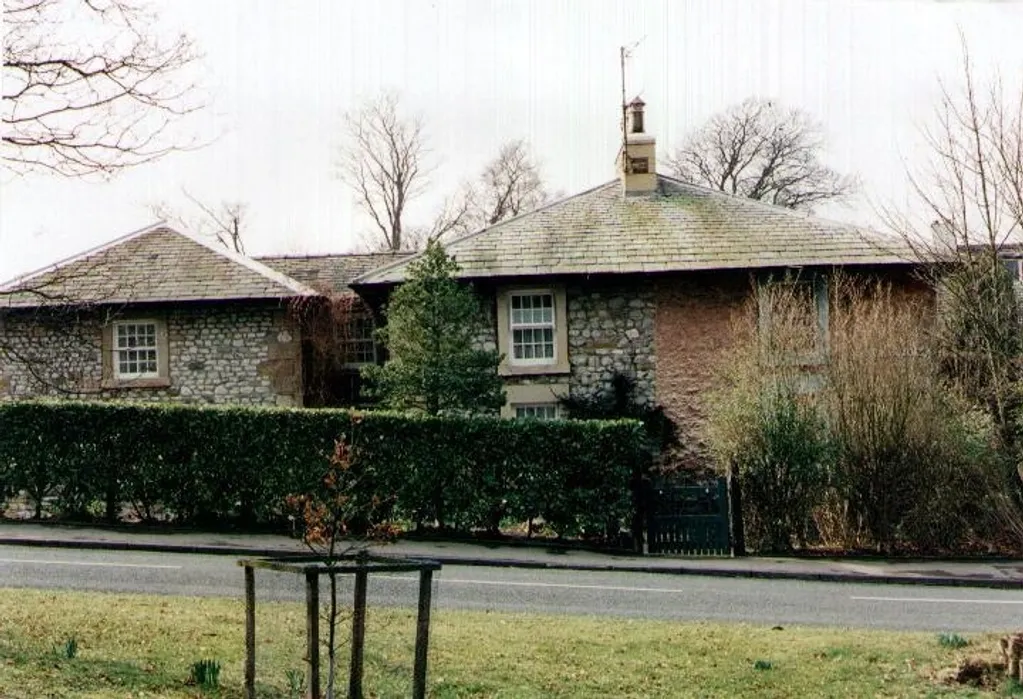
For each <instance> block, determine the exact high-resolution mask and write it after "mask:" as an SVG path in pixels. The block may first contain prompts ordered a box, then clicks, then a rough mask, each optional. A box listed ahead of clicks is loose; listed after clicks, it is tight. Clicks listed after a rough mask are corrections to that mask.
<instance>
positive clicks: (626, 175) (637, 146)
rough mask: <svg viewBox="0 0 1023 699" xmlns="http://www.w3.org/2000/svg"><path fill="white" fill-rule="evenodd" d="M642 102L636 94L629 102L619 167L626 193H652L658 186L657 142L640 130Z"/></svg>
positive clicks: (643, 105)
mask: <svg viewBox="0 0 1023 699" xmlns="http://www.w3.org/2000/svg"><path fill="white" fill-rule="evenodd" d="M645 106H646V104H645V103H644V102H643V100H641V99H640V98H639V97H637V98H635V99H634V100H632V102H630V103H629V106H628V124H627V127H626V133H625V144H624V147H623V149H622V154H621V159H620V160H621V162H620V163H619V168H618V169H619V171H620V176H621V178H622V189H623V191H624V193H625V195H626V196H633V195H642V194H652V193H653V192H655V191H656V190H657V162H656V142H655V140H654V137H653V136H650V135H648V134H647V133H645V132H644V131H643V108H644V107H645Z"/></svg>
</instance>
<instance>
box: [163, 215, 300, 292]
mask: <svg viewBox="0 0 1023 699" xmlns="http://www.w3.org/2000/svg"><path fill="white" fill-rule="evenodd" d="M162 228H163V229H164V230H167V231H170V232H171V233H176V234H177V235H180V236H182V237H183V238H187V239H188V240H191V241H192V242H193V243H196V244H198V245H201V246H203V247H204V248H206V249H207V250H210V251H211V252H214V253H216V254H218V255H220V256H221V257H226V258H227V259H228V260H230V261H231V262H234V263H235V264H239V265H241V266H242V267H245V268H246V269H248V270H249V271H250V272H254V273H255V274H258V275H260V276H262V277H264V278H265V279H268V280H270V281H271V282H273V283H274V284H278V285H280V286H283V287H285V288H286V289H289V290H291V291H294V292H296V293H297V294H298V295H299V296H319V295H320V293H319V292H318V291H316V290H315V289H313V288H312V287H310V286H306V285H305V284H303V283H302V282H300V281H298V280H296V279H292V278H291V277H289V276H288V275H286V274H284V273H283V272H279V271H278V270H276V269H273V268H272V267H270V266H268V265H265V264H263V263H262V262H260V261H259V260H257V259H255V258H253V257H249V256H248V255H245V254H243V253H240V252H235V251H234V250H230V249H228V248H225V247H222V246H220V245H214V244H213V242H212V241H207V240H205V239H203V238H202V237H200V236H199V235H197V234H195V233H192V232H191V231H188V230H185V229H184V228H172V227H170V226H167V225H164V226H162ZM157 230H159V228H157Z"/></svg>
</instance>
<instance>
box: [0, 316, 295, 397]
mask: <svg viewBox="0 0 1023 699" xmlns="http://www.w3.org/2000/svg"><path fill="white" fill-rule="evenodd" d="M131 318H139V319H153V320H158V321H163V324H164V327H165V328H166V333H167V345H166V346H167V349H168V373H169V375H168V376H167V377H166V380H164V381H162V382H161V381H151V382H150V383H151V384H154V385H150V386H147V387H124V386H119V387H113V386H112V382H111V377H110V376H105V375H104V368H103V347H102V343H103V341H102V336H103V333H102V328H103V326H104V324H105V323H107V322H110V321H112V320H130V319H131ZM72 321H73V322H72ZM108 364H109V362H108ZM301 371H302V369H301V338H300V336H299V331H298V330H297V329H296V327H295V326H294V324H293V323H292V322H291V321H290V320H289V319H288V318H287V315H286V313H285V310H284V309H283V308H282V307H279V306H272V307H271V306H262V307H260V306H254V305H217V306H191V307H188V308H181V307H177V308H168V309H166V310H145V311H138V312H134V311H124V310H122V311H120V312H119V314H118V315H117V317H113V316H104V315H101V314H99V313H93V314H90V315H80V316H75V317H74V318H73V319H70V321H69V318H68V317H67V316H61V317H59V318H53V319H45V318H43V317H41V316H40V315H39V314H24V315H12V314H9V315H8V316H7V317H5V318H4V319H3V321H2V323H0V398H8V399H10V398H26V397H31V396H64V397H77V398H91V399H103V398H117V399H125V400H137V401H173V402H180V403H223V404H239V405H287V406H292V405H301V404H302V374H301ZM107 373H109V369H108V370H107Z"/></svg>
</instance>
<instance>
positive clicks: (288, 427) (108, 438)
mask: <svg viewBox="0 0 1023 699" xmlns="http://www.w3.org/2000/svg"><path fill="white" fill-rule="evenodd" d="M353 418H356V423H357V424H353ZM342 435H345V436H347V437H348V438H349V439H350V440H354V443H355V445H356V447H357V448H358V454H359V462H358V463H359V464H360V465H361V467H363V468H367V469H368V471H369V472H371V473H372V474H373V478H372V483H371V484H369V483H368V482H367V481H363V482H364V483H367V484H366V485H365V486H363V487H366V488H372V489H373V494H376V495H379V496H380V497H382V498H384V499H385V501H386V502H389V503H393V511H392V516H393V517H396V518H403V519H408V520H411V521H414V522H427V523H432V522H434V521H436V522H439V523H440V524H441V525H442V526H453V527H455V528H459V529H463V530H468V529H472V528H478V527H493V525H494V524H495V523H496V522H497V520H499V519H500V518H502V517H512V518H515V520H516V521H526V520H527V519H529V518H536V517H542V518H543V519H544V520H545V521H546V522H547V523H548V524H549V525H550V526H551V527H552V528H553V529H554V530H555V531H556V532H558V533H560V534H563V535H573V534H580V533H589V532H597V531H604V529H605V527H606V526H608V525H611V526H614V525H616V524H617V523H626V522H628V521H629V520H628V518H629V516H630V512H631V507H632V501H631V494H630V490H629V482H630V478H631V477H632V475H633V472H634V469H636V468H639V467H640V466H641V464H642V458H643V457H642V436H641V427H640V426H639V423H636V422H630V421H615V422H597V421H592V422H590V421H586V422H581V421H575V422H574V421H554V422H538V421H520V420H501V419H498V418H489V417H462V416H456V417H425V416H415V415H407V414H395V413H384V412H365V413H355V412H350V411H345V410H295V409H277V408H245V407H227V408H224V407H207V406H203V407H199V406H181V405H138V404H125V403H84V402H36V401H31V402H12V403H0V496H3V497H9V496H10V495H12V494H14V493H17V492H21V491H23V492H25V493H27V494H28V495H29V497H30V498H31V499H32V501H33V502H35V503H41V502H42V500H43V498H44V497H55V498H56V499H57V506H58V508H59V509H60V511H61V512H62V513H64V514H69V515H75V514H81V513H85V512H87V511H95V510H97V509H99V510H100V511H103V512H105V513H106V515H107V516H108V517H116V516H117V514H118V510H119V505H120V503H129V504H131V505H132V506H134V508H135V509H136V511H138V512H139V513H141V514H142V515H143V516H152V515H154V514H155V513H157V512H169V513H171V514H172V516H173V517H174V518H175V519H176V520H178V521H182V522H192V523H203V524H207V523H211V522H217V521H227V520H236V519H240V520H242V521H243V522H244V523H246V524H255V523H272V522H275V521H277V520H279V518H281V517H282V516H283V514H285V513H284V510H283V507H284V498H285V497H286V496H287V495H289V494H301V493H315V492H316V490H317V489H318V488H319V487H320V485H321V483H322V477H323V474H324V473H325V471H326V469H327V465H328V457H329V455H330V454H331V452H332V450H333V446H334V443H335V440H336V439H337V438H338V437H340V436H342Z"/></svg>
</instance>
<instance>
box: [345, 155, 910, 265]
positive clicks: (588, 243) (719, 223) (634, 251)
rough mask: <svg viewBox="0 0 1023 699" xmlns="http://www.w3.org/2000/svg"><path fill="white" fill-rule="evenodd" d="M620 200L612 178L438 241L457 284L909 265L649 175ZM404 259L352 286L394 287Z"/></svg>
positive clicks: (848, 232)
mask: <svg viewBox="0 0 1023 699" xmlns="http://www.w3.org/2000/svg"><path fill="white" fill-rule="evenodd" d="M657 183H658V190H657V191H656V192H655V193H651V194H649V195H641V196H628V197H626V196H624V195H623V193H622V185H621V182H620V181H619V180H617V179H615V180H612V181H611V182H608V183H606V184H603V185H600V186H599V187H595V188H593V189H590V190H588V191H585V192H582V193H581V194H577V195H575V196H572V197H569V198H567V199H562V200H561V201H557V202H555V203H553V204H549V205H548V206H545V207H543V208H540V209H537V210H536V211H533V212H530V213H527V214H523V215H521V216H517V217H515V218H512V219H508V220H507V221H503V222H501V223H499V224H497V225H495V226H492V227H490V228H487V229H484V230H482V231H480V232H478V233H473V234H471V235H468V236H465V237H463V238H460V239H458V240H455V241H452V242H451V243H449V244H447V245H446V249H447V251H448V253H449V254H451V255H453V256H454V258H455V260H456V261H457V262H458V264H459V266H460V268H461V270H460V272H459V276H461V277H463V278H482V277H516V276H533V275H552V274H590V273H607V272H610V273H624V272H672V271H690V270H710V269H750V268H765V267H792V266H812V265H822V266H831V265H861V264H871V265H877V264H909V263H911V262H913V261H914V257H913V255H912V252H911V251H910V250H909V249H908V248H907V247H906V246H905V245H904V244H903V243H902V242H901V241H900V240H898V239H895V238H889V237H886V236H881V235H880V234H878V233H873V232H869V231H866V230H863V229H860V228H857V227H855V226H851V225H847V224H842V223H837V222H833V221H827V220H824V219H820V218H815V217H813V216H808V215H806V214H804V213H800V212H796V211H792V210H790V209H785V208H782V207H778V206H773V205H771V204H766V203H763V202H759V201H753V200H750V199H745V198H741V197H736V196H732V195H729V194H725V193H722V192H719V191H717V190H711V189H707V188H705V187H700V186H697V185H691V184H686V183H683V182H680V181H678V180H675V179H672V178H670V177H666V176H664V175H658V176H657ZM407 262H408V261H407V260H402V261H398V262H394V263H392V264H390V265H387V266H385V267H382V268H380V269H378V270H375V271H372V272H369V273H368V274H365V275H363V276H362V277H359V278H358V279H357V280H355V284H356V285H361V284H365V285H370V284H380V283H394V282H400V281H402V280H403V279H404V274H405V269H406V267H407Z"/></svg>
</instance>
